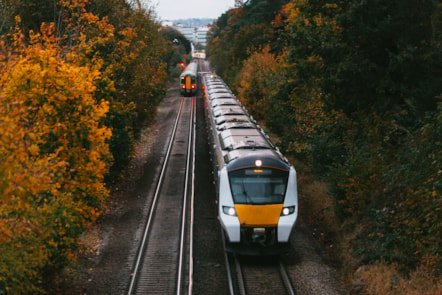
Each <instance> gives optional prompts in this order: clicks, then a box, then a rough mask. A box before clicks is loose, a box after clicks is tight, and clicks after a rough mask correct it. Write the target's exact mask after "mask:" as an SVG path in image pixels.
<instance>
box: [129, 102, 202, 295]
mask: <svg viewBox="0 0 442 295" xmlns="http://www.w3.org/2000/svg"><path fill="white" fill-rule="evenodd" d="M195 117H196V114H195V97H192V98H184V97H182V98H181V104H180V107H179V110H178V112H177V116H176V119H175V123H174V127H173V130H172V135H171V138H170V142H169V145H168V149H167V152H166V156H165V159H164V162H163V165H162V168H161V173H160V176H159V179H158V182H157V185H156V189H155V194H154V196H153V197H152V202H151V206H150V211H149V214H148V217H147V220H146V222H145V227H144V231H143V233H142V237H141V239H140V244H139V246H138V250H137V251H136V254H135V257H134V259H133V260H134V265H133V267H132V272H131V277H130V282H129V284H128V288H127V294H128V295H132V294H151V293H155V294H191V293H192V273H193V257H192V255H193V254H192V252H193V244H192V240H193V239H192V235H193V232H192V231H193V197H194V196H193V191H194V186H193V183H194V163H195V160H194V159H195Z"/></svg>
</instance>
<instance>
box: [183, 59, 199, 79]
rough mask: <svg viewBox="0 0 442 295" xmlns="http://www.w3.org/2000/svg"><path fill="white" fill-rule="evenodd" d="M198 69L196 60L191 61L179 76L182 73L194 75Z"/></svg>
mask: <svg viewBox="0 0 442 295" xmlns="http://www.w3.org/2000/svg"><path fill="white" fill-rule="evenodd" d="M197 71H198V63H197V62H196V61H191V62H190V63H189V64H188V65H187V67H186V68H185V69H184V71H183V73H182V74H181V76H183V75H189V74H191V75H196V74H197Z"/></svg>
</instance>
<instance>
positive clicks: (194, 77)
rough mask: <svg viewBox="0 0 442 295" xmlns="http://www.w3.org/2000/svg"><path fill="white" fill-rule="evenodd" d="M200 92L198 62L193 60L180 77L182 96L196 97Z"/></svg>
mask: <svg viewBox="0 0 442 295" xmlns="http://www.w3.org/2000/svg"><path fill="white" fill-rule="evenodd" d="M197 90H198V61H196V60H192V61H191V62H190V63H189V64H188V65H187V67H186V68H185V69H184V71H183V72H182V73H181V75H180V93H181V95H182V96H194V95H196V91H197Z"/></svg>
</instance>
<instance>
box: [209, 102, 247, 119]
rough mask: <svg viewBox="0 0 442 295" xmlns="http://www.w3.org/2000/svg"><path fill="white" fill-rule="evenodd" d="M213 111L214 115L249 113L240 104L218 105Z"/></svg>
mask: <svg viewBox="0 0 442 295" xmlns="http://www.w3.org/2000/svg"><path fill="white" fill-rule="evenodd" d="M212 111H213V116H214V117H219V116H222V115H247V112H246V111H245V110H244V109H243V108H242V107H241V106H239V105H233V106H217V107H214V108H213V109H212Z"/></svg>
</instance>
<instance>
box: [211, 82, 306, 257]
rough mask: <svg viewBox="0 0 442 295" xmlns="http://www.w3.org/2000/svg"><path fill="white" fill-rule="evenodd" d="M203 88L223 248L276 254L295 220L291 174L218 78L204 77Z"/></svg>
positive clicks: (285, 245) (294, 185) (294, 186)
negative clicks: (222, 234)
mask: <svg viewBox="0 0 442 295" xmlns="http://www.w3.org/2000/svg"><path fill="white" fill-rule="evenodd" d="M203 88H204V92H205V100H206V102H205V106H206V118H207V120H208V126H209V128H210V130H209V135H210V142H211V145H212V147H213V150H212V160H213V164H214V170H215V183H216V191H217V203H218V219H219V221H220V223H221V227H222V229H223V231H224V235H225V240H226V248H227V250H228V251H233V252H237V253H240V254H251V255H261V254H277V253H281V252H283V251H285V250H287V248H288V247H289V245H290V244H289V240H290V236H291V234H292V231H293V229H294V227H295V223H296V220H297V217H298V191H297V183H296V171H295V169H294V168H293V167H292V166H291V165H290V164H289V162H288V161H287V159H286V158H285V157H284V156H283V155H282V154H281V153H280V151H279V150H278V148H276V147H275V146H273V144H272V143H271V142H270V140H269V138H268V136H267V135H266V134H265V133H264V131H263V130H262V129H261V128H260V127H259V126H258V125H257V124H256V122H255V121H254V120H253V118H252V117H250V116H249V114H248V113H247V111H246V110H245V108H244V107H243V106H242V105H241V103H240V102H239V101H238V100H237V99H236V97H235V95H234V94H233V93H232V92H231V91H230V89H229V87H228V86H227V85H226V84H225V83H224V81H222V79H221V78H220V77H218V76H216V75H214V74H205V75H204V76H203Z"/></svg>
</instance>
